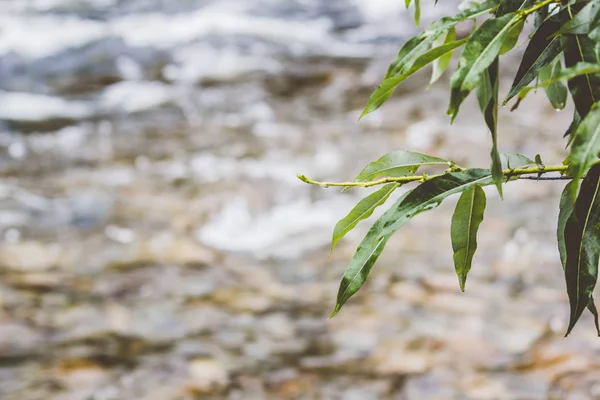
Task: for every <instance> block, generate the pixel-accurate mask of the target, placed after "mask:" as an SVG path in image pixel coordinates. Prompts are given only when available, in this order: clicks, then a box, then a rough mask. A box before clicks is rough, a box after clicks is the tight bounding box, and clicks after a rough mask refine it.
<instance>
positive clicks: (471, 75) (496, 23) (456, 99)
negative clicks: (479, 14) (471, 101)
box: [448, 13, 521, 120]
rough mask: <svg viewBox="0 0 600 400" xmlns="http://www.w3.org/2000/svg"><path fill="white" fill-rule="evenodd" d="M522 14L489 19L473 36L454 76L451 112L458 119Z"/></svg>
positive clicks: (449, 110) (449, 113) (452, 80)
mask: <svg viewBox="0 0 600 400" xmlns="http://www.w3.org/2000/svg"><path fill="white" fill-rule="evenodd" d="M520 20H521V17H520V16H519V15H517V14H514V13H511V14H506V15H503V16H502V17H499V18H495V19H488V20H487V21H485V22H484V23H483V24H482V25H481V26H480V27H479V28H478V29H477V30H476V31H475V32H474V33H473V34H472V35H471V37H470V38H469V41H468V42H467V44H466V45H465V48H464V50H463V52H462V54H461V56H460V61H459V65H458V69H457V70H456V72H455V73H454V75H453V76H452V79H451V83H450V85H451V94H450V106H449V108H448V115H450V116H452V120H454V118H456V115H457V114H458V109H459V108H460V105H461V104H462V102H463V101H464V99H465V98H466V97H467V95H468V94H469V92H471V90H473V89H474V88H475V87H476V86H477V84H478V83H479V80H480V78H481V74H482V73H483V72H484V71H485V70H486V69H487V68H488V67H489V66H490V64H492V62H494V60H495V59H496V57H497V56H498V54H499V53H500V50H501V49H502V46H503V45H504V43H505V40H507V37H508V35H509V34H510V32H511V29H512V28H513V27H514V26H515V25H516V24H517V23H520Z"/></svg>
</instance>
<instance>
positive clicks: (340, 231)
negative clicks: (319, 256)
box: [331, 183, 400, 251]
mask: <svg viewBox="0 0 600 400" xmlns="http://www.w3.org/2000/svg"><path fill="white" fill-rule="evenodd" d="M398 186H400V185H399V184H397V183H390V184H388V185H385V186H384V187H382V188H381V189H379V190H377V191H376V192H373V193H371V194H370V195H368V196H367V197H365V198H363V199H362V200H360V201H359V202H358V204H356V206H354V208H353V209H352V210H351V211H350V212H349V213H348V215H346V216H345V217H344V218H342V219H341V220H340V221H339V222H338V223H337V224H336V225H335V228H334V229H333V238H332V241H331V251H333V249H334V248H335V245H336V244H337V243H338V242H339V241H340V240H341V239H342V238H343V237H344V236H345V235H346V234H347V233H348V232H350V231H351V230H352V229H354V227H355V226H356V225H357V224H358V223H359V222H360V221H362V220H363V219H367V218H369V217H370V216H371V215H372V214H373V211H375V209H376V208H377V207H379V206H380V205H382V204H383V203H385V201H386V200H387V199H388V197H390V195H391V194H392V193H393V192H394V190H396V188H398Z"/></svg>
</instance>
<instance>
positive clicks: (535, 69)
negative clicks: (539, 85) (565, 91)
mask: <svg viewBox="0 0 600 400" xmlns="http://www.w3.org/2000/svg"><path fill="white" fill-rule="evenodd" d="M558 28H560V21H559V20H558V19H557V18H550V19H548V20H547V21H545V22H544V23H543V24H542V25H541V26H540V27H539V29H538V30H537V31H536V32H535V33H534V34H533V36H532V38H531V40H530V41H529V44H528V45H527V48H526V49H525V54H523V59H522V60H521V64H520V65H519V69H518V71H517V74H516V75H515V79H514V80H513V84H512V87H511V88H510V90H509V92H508V96H506V99H505V100H504V104H506V103H507V102H508V101H509V100H510V99H511V98H513V97H514V96H516V95H517V94H518V93H519V91H520V90H521V89H523V88H524V87H525V86H527V85H528V84H529V83H530V82H532V81H533V80H534V79H535V78H536V77H537V76H538V74H539V71H540V70H541V69H542V68H543V67H544V66H546V65H548V64H550V63H551V62H552V60H554V59H555V58H556V56H558V54H559V53H560V52H561V46H560V40H559V38H558V37H555V38H551V37H550V36H551V35H552V34H553V33H555V32H556V31H557V30H558Z"/></svg>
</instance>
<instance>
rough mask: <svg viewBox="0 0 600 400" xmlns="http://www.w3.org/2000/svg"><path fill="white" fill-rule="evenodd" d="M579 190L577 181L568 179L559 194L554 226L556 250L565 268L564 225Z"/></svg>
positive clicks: (573, 206)
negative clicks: (556, 222) (556, 218)
mask: <svg viewBox="0 0 600 400" xmlns="http://www.w3.org/2000/svg"><path fill="white" fill-rule="evenodd" d="M578 190H579V182H577V181H570V182H569V183H567V185H566V186H565V188H564V190H563V192H562V195H561V196H560V205H559V208H558V210H559V211H558V225H557V228H556V238H557V243H558V252H559V254H560V263H561V264H562V266H563V269H565V267H566V264H567V245H566V243H565V227H566V226H567V220H568V219H569V216H570V215H571V213H572V212H573V208H575V200H576V199H577V191H578Z"/></svg>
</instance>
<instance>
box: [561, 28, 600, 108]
mask: <svg viewBox="0 0 600 400" xmlns="http://www.w3.org/2000/svg"><path fill="white" fill-rule="evenodd" d="M561 44H562V48H563V53H564V58H565V66H566V67H567V68H570V67H574V66H576V65H579V64H581V63H582V62H583V63H588V64H591V65H595V66H597V67H598V66H600V63H599V62H598V55H597V54H596V50H595V43H594V41H592V40H591V39H590V38H589V37H588V36H586V35H564V36H561ZM568 86H569V90H570V91H571V96H572V97H573V102H574V103H575V108H576V109H577V112H578V113H579V115H581V116H582V117H585V116H586V115H587V113H588V111H589V110H590V108H591V107H592V104H594V103H595V102H597V101H599V100H600V75H599V74H598V72H595V73H594V72H590V73H586V74H582V75H578V76H576V77H573V78H571V79H569V81H568Z"/></svg>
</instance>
